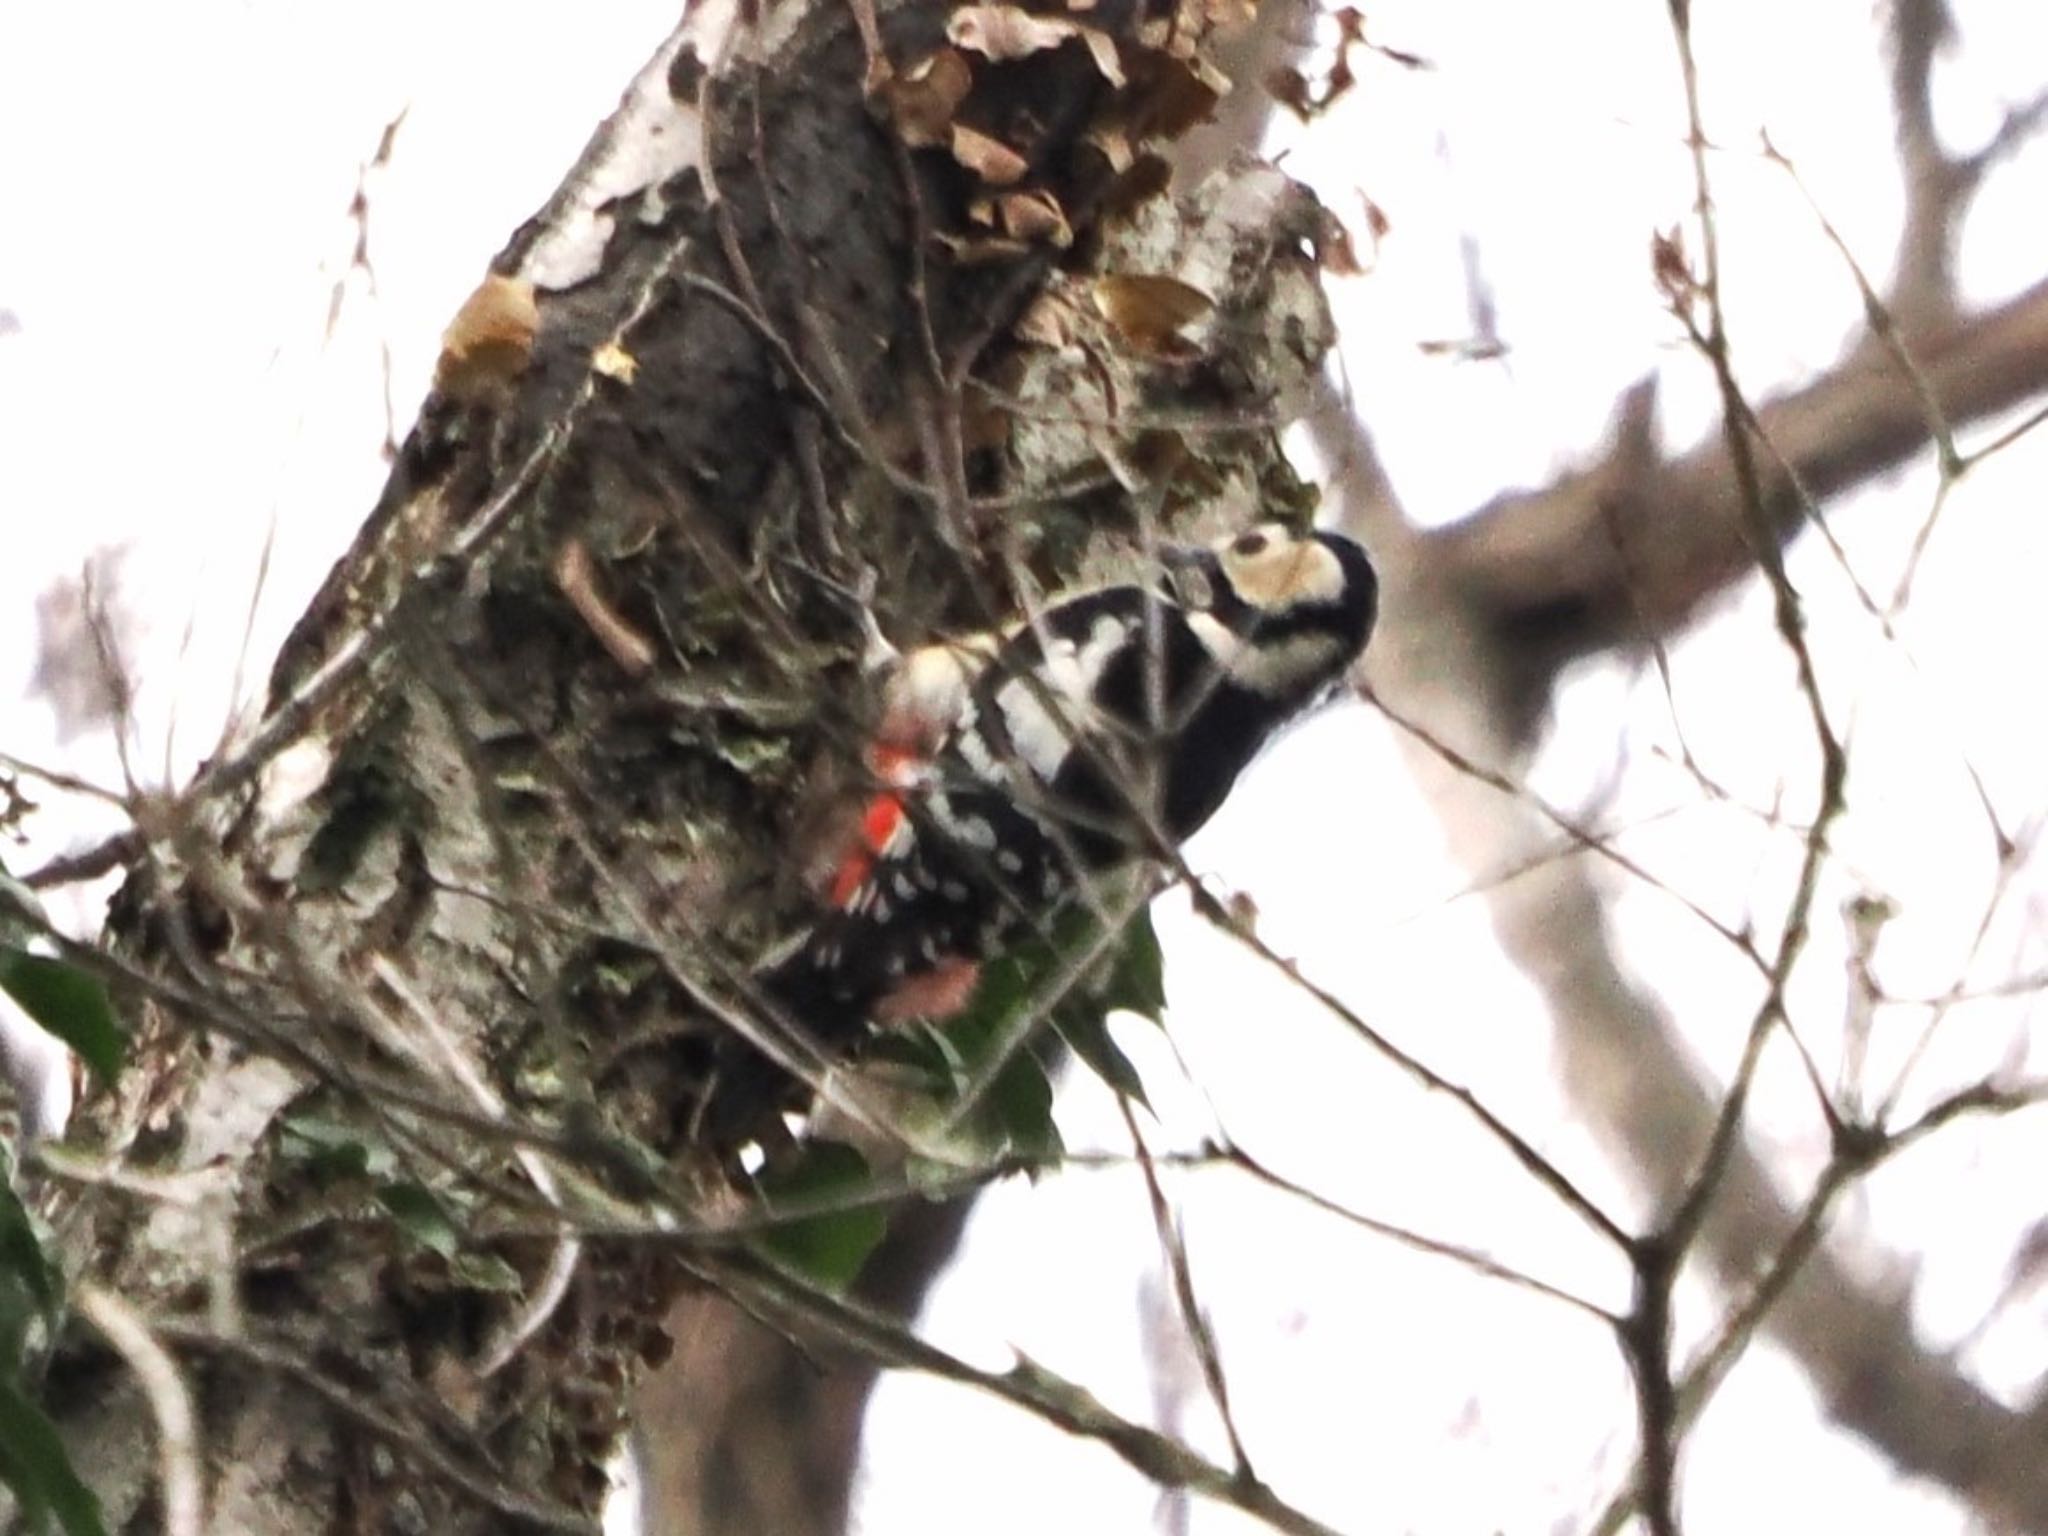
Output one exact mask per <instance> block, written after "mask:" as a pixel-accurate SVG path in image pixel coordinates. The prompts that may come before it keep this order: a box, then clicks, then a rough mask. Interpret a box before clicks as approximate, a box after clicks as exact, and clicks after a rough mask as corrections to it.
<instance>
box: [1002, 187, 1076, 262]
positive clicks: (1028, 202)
mask: <svg viewBox="0 0 2048 1536" xmlns="http://www.w3.org/2000/svg"><path fill="white" fill-rule="evenodd" d="M997 207H998V209H999V211H1000V212H1001V214H1002V220H1003V232H1004V233H1005V234H1008V235H1014V236H1015V237H1016V238H1017V239H1019V240H1032V241H1037V242H1040V243H1042V244H1047V245H1052V246H1055V247H1057V248H1058V249H1060V250H1065V249H1066V248H1067V247H1068V246H1070V245H1072V244H1073V243H1074V227H1073V225H1071V224H1069V223H1068V222H1067V215H1066V211H1065V210H1064V209H1062V208H1061V207H1060V203H1059V199H1058V198H1056V197H1054V196H1053V195H1052V194H1051V193H1050V192H1005V193H1004V194H1003V195H1002V197H1001V198H1000V199H999V200H998V202H997Z"/></svg>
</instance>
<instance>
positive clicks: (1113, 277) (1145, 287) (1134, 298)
mask: <svg viewBox="0 0 2048 1536" xmlns="http://www.w3.org/2000/svg"><path fill="white" fill-rule="evenodd" d="M1091 291H1092V294H1093V297H1094V300H1095V308H1096V309H1097V310H1098V311H1099V312H1100V313H1101V315H1102V318H1103V319H1105V320H1107V321H1108V322H1109V323H1110V324H1111V325H1112V326H1114V327H1116V329H1117V330H1118V331H1120V332H1121V333H1122V334H1123V336H1124V337H1125V339H1126V340H1128V341H1129V342H1130V343H1131V345H1132V346H1134V347H1137V348H1138V349H1139V350H1140V351H1144V352H1154V353H1162V354H1177V353H1181V352H1184V351H1185V350H1186V349H1187V341H1186V338H1184V337H1183V336H1182V335H1181V334H1180V333H1181V330H1182V328H1183V327H1185V326H1188V325H1191V324H1193V323H1194V322H1195V321H1197V320H1200V319H1202V318H1203V317H1204V316H1206V315H1208V313H1209V312H1210V311H1211V310H1213V309H1214V308H1215V307H1216V305H1215V301H1214V300H1212V299H1211V298H1210V297H1209V296H1208V295H1207V294H1206V293H1204V292H1202V290H1201V289H1199V288H1195V287H1192V286H1190V285H1189V284H1187V283H1184V282H1182V281H1181V280H1180V279H1179V278H1177V277H1164V276H1159V275H1157V274H1149V273H1135V272H1113V273H1111V274H1109V275H1108V276H1106V277H1098V278H1097V279H1096V280H1095V285H1094V288H1093V289H1092V290H1091Z"/></svg>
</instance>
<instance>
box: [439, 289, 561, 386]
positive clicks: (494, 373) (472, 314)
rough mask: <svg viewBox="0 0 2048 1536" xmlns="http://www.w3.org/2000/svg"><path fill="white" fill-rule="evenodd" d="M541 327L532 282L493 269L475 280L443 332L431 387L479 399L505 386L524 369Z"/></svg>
mask: <svg viewBox="0 0 2048 1536" xmlns="http://www.w3.org/2000/svg"><path fill="white" fill-rule="evenodd" d="M539 330H540V306H539V305H538V304H537V303H536V302H535V301H534V296H533V284H532V283H530V282H527V281H526V280H525V279H523V278H516V277H503V276H500V275H499V274H498V273H495V272H493V273H492V274H490V276H488V277H486V278H485V279H484V280H483V281H482V282H481V283H479V284H477V286H476V291H475V292H473V293H471V294H470V296H469V297H468V298H467V299H465V300H464V301H463V304H462V308H461V309H459V310H457V311H456V312H455V318H454V319H453V320H451V321H449V322H448V329H447V330H446V331H444V332H443V333H442V335H441V356H440V358H439V360H438V361H437V362H436V363H435V365H434V384H435V387H437V388H438V389H439V390H440V391H441V392H442V393H443V394H445V395H449V396H452V397H454V398H456V399H461V400H481V399H483V398H485V397H487V396H490V395H493V394H495V393H496V392H498V391H500V390H503V389H506V388H509V387H510V386H511V385H512V383H513V382H514V381H515V380H517V379H518V377H519V376H520V375H521V374H522V373H524V372H525V371H526V364H527V361H528V359H529V358H531V357H532V355H533V338H534V336H535V334H536V333H537V332H538V331H539Z"/></svg>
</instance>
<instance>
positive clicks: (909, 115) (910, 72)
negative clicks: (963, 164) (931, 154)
mask: <svg viewBox="0 0 2048 1536" xmlns="http://www.w3.org/2000/svg"><path fill="white" fill-rule="evenodd" d="M973 86H974V71H973V69H972V68H971V67H970V66H969V64H968V62H967V59H966V56H965V55H963V54H961V53H958V52H956V51H955V50H953V49H951V48H941V49H939V50H938V52H936V53H933V54H929V55H927V56H926V57H925V58H922V59H919V60H918V61H917V62H916V63H915V64H912V65H911V66H910V67H909V68H908V69H906V70H904V71H903V72H902V73H901V74H899V75H897V76H896V78H895V79H893V80H891V81H889V82H888V84H886V85H885V86H883V87H882V92H881V95H882V100H883V102H884V103H885V104H886V105H887V107H888V112H889V121H890V122H891V123H893V124H894V125H895V128H896V134H897V137H899V138H901V139H902V140H903V142H904V143H905V144H908V145H909V146H910V147H911V148H912V149H930V148H934V147H936V146H938V145H941V144H946V143H949V142H950V141H951V137H952V127H953V114H954V113H956V112H958V111H959V110H960V103H961V102H963V101H965V100H966V99H967V93H968V91H970V90H971V89H973Z"/></svg>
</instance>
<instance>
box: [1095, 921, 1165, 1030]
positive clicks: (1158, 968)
mask: <svg viewBox="0 0 2048 1536" xmlns="http://www.w3.org/2000/svg"><path fill="white" fill-rule="evenodd" d="M1100 996H1101V999H1102V1003H1103V1006H1104V1007H1106V1008H1121V1009H1123V1010H1124V1011H1125V1012H1127V1013H1136V1014H1141V1015H1143V1016H1144V1017H1145V1018H1148V1019H1150V1020H1151V1021H1152V1022H1153V1023H1155V1024H1157V1023H1158V1022H1159V1020H1160V1016H1161V1015H1163V1014H1164V1013H1165V1012H1166V957H1165V956H1164V955H1162V954H1161V953H1160V951H1159V935H1158V934H1156V933H1154V932H1153V931H1152V909H1151V908H1150V907H1145V908H1142V909H1140V911H1139V912H1138V915H1137V916H1136V917H1134V918H1132V919H1131V920H1130V922H1128V923H1126V924H1125V925H1124V934H1123V943H1122V944H1121V945H1120V946H1119V947H1118V949H1117V952H1116V960H1115V962H1114V963H1113V964H1112V965H1111V966H1110V971H1109V980H1108V981H1107V982H1106V983H1105V984H1104V985H1103V988H1102V991H1101V993H1100Z"/></svg>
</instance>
